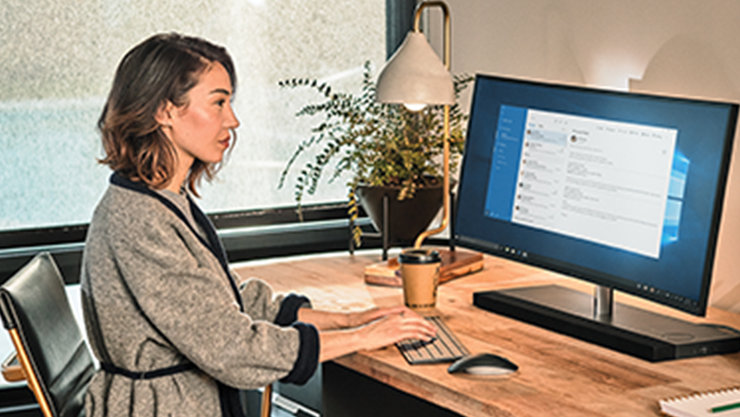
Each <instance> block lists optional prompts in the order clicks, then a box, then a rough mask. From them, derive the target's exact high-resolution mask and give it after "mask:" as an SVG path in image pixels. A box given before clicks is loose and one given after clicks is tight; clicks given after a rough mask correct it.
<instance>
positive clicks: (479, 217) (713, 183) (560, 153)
mask: <svg viewBox="0 0 740 417" xmlns="http://www.w3.org/2000/svg"><path fill="white" fill-rule="evenodd" d="M736 117H737V105H735V104H729V103H719V102H710V101H701V100H689V99H679V98H671V97H659V96H653V95H644V94H634V93H625V92H617V91H607V90H599V89H590V88H582V87H573V86H563V85H555V84H547V83H540V82H532V81H523V80H515V79H508V78H502V77H493V76H485V75H478V76H477V77H476V82H475V91H474V96H473V101H472V106H471V113H470V121H469V127H468V133H467V142H466V145H465V153H464V158H463V164H462V171H461V177H460V183H459V189H458V201H457V209H456V212H455V227H454V234H455V236H454V238H455V240H456V242H457V243H458V244H460V245H461V246H465V247H470V248H474V249H477V250H481V251H484V252H488V253H491V254H494V255H498V256H502V257H506V258H511V259H515V260H517V261H520V262H524V263H528V264H532V265H536V266H540V267H544V268H547V269H550V270H553V271H557V272H561V273H564V274H567V275H570V276H574V277H577V278H580V279H584V280H587V281H590V282H593V283H595V284H598V285H601V286H605V287H609V288H614V289H618V290H621V291H625V292H628V293H631V294H635V295H638V296H641V297H644V298H647V299H650V300H653V301H656V302H659V303H662V304H666V305H669V306H671V307H674V308H677V309H680V310H683V311H686V312H689V313H692V314H697V315H703V314H704V313H705V310H706V302H707V297H708V289H709V283H710V277H711V271H712V265H713V259H714V250H715V243H716V238H717V229H718V224H719V219H720V211H721V208H722V199H723V194H724V189H725V180H726V176H727V168H728V164H729V155H730V152H731V144H732V139H733V136H734V132H735V122H736Z"/></svg>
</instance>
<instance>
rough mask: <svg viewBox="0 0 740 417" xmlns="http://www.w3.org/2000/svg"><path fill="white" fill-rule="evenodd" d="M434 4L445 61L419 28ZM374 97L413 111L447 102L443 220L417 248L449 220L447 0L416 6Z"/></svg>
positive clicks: (452, 94) (451, 100)
mask: <svg viewBox="0 0 740 417" xmlns="http://www.w3.org/2000/svg"><path fill="white" fill-rule="evenodd" d="M431 6H439V7H440V8H441V9H442V13H443V15H444V64H443V63H442V62H440V60H439V57H437V54H436V53H435V52H434V50H433V49H432V47H431V46H430V45H429V43H428V42H427V40H426V38H425V37H424V34H423V33H421V30H420V29H419V21H420V20H421V13H422V11H424V9H425V8H427V7H431ZM375 98H376V100H377V101H379V102H381V103H398V104H404V105H405V106H406V107H407V108H408V109H409V110H411V111H419V110H421V109H423V108H424V107H425V106H427V105H444V140H443V163H442V166H443V172H444V175H443V185H442V192H443V203H442V222H441V224H440V226H439V227H438V228H436V229H431V230H426V231H424V232H422V233H421V234H419V236H418V237H417V238H416V241H415V242H414V248H416V249H418V248H420V247H421V244H422V242H424V239H426V238H427V237H429V236H431V235H434V234H437V233H440V232H442V231H444V230H445V228H446V227H447V224H448V223H449V221H450V219H449V217H450V105H452V104H455V88H454V86H453V83H452V75H451V74H450V13H449V9H448V8H447V5H446V4H445V3H444V2H441V1H428V2H422V3H419V4H418V5H417V6H416V16H415V18H414V30H413V31H410V32H409V33H408V35H407V36H406V39H405V40H404V41H403V43H402V44H401V46H400V47H399V48H398V50H397V51H396V53H395V54H393V56H392V57H391V59H390V60H389V61H388V62H387V63H386V65H385V67H383V69H382V70H381V72H380V75H379V76H378V82H377V85H376V90H375Z"/></svg>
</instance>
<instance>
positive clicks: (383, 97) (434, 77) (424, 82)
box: [375, 31, 455, 105]
mask: <svg viewBox="0 0 740 417" xmlns="http://www.w3.org/2000/svg"><path fill="white" fill-rule="evenodd" d="M375 97H376V99H377V100H378V101H379V102H382V103H403V104H409V103H413V104H449V105H453V104H455V89H454V87H453V84H452V75H450V72H449V71H447V68H445V66H444V64H442V61H440V59H439V57H438V56H437V54H436V53H435V52H434V50H433V49H432V47H431V46H430V45H429V42H427V40H426V38H425V37H424V35H423V34H422V33H421V32H414V31H411V32H409V34H408V35H407V36H406V39H405V40H404V41H403V43H402V44H401V46H400V47H399V48H398V50H397V51H396V53H395V54H393V56H392V57H391V59H390V60H388V62H387V63H386V65H385V67H383V70H382V71H380V75H379V76H378V82H377V85H376V90H375Z"/></svg>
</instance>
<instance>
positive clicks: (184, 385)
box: [81, 34, 434, 416]
mask: <svg viewBox="0 0 740 417" xmlns="http://www.w3.org/2000/svg"><path fill="white" fill-rule="evenodd" d="M235 86H236V79H235V74H234V66H233V63H232V61H231V58H230V57H229V55H228V54H227V52H226V51H225V49H223V48H221V47H218V46H215V45H213V44H211V43H209V42H207V41H205V40H202V39H198V38H192V37H184V36H181V35H177V34H163V35H155V36H153V37H151V38H149V39H147V40H145V41H144V42H142V43H141V44H139V45H137V46H136V47H134V48H133V49H132V50H131V51H130V52H128V53H127V54H126V56H125V57H124V58H123V60H122V62H121V63H120V65H119V67H118V69H117V71H116V75H115V78H114V81H113V87H112V89H111V92H110V95H109V97H108V100H107V103H106V105H105V108H104V109H103V113H102V115H101V117H100V120H99V122H98V126H99V128H100V131H101V133H102V140H103V147H104V150H105V158H104V159H103V160H102V161H101V162H102V163H104V164H107V165H108V166H110V167H111V169H112V170H113V171H114V173H113V175H112V176H111V179H110V186H109V188H108V189H107V191H106V193H105V194H104V196H103V197H102V199H101V201H100V202H99V204H98V206H97V208H96V209H95V213H94V215H93V219H92V221H91V224H90V229H89V231H88V236H87V239H86V243H85V252H84V257H83V266H82V276H81V283H82V301H83V311H84V315H85V324H86V328H87V332H88V337H89V340H90V344H91V346H92V348H93V351H94V353H95V355H96V357H97V358H98V359H99V360H100V362H101V370H100V371H99V372H98V373H97V374H96V375H95V377H94V378H93V380H92V382H91V384H90V388H89V390H88V394H87V397H86V410H87V416H121V415H141V416H150V415H152V416H153V415H162V416H165V415H166V416H170V415H171V416H215V415H223V416H239V415H241V409H240V406H239V400H238V396H237V391H236V389H252V388H257V387H261V386H265V385H267V384H269V383H272V382H274V381H278V380H280V381H284V382H292V383H298V384H300V383H304V382H305V381H306V380H307V379H308V378H309V377H310V376H311V375H312V374H313V373H314V371H315V369H316V366H317V362H320V361H325V360H330V359H332V358H336V357H338V356H341V355H344V354H347V353H351V352H354V351H357V350H360V349H374V348H379V347H382V346H386V345H389V344H392V343H395V342H398V341H401V340H404V339H409V338H417V339H430V338H431V337H433V335H434V329H433V327H431V326H430V325H429V324H427V323H426V321H425V320H424V319H423V318H421V317H419V316H418V315H416V314H414V313H412V312H411V311H410V310H408V309H405V308H403V307H396V308H383V309H371V310H367V311H362V312H357V313H350V314H342V313H329V312H321V311H316V310H313V309H311V307H310V302H309V300H308V299H307V298H306V297H303V296H298V295H294V294H291V295H275V294H273V293H272V291H271V289H270V287H269V286H268V285H267V284H265V283H264V282H262V281H260V280H257V279H250V280H247V281H244V282H242V283H241V285H238V284H237V282H238V281H239V280H238V278H237V277H236V276H235V275H234V274H233V272H231V271H230V270H229V268H228V263H227V259H226V255H225V253H224V251H223V248H222V246H221V243H220V242H219V239H218V237H217V236H216V233H215V231H214V228H213V225H212V224H211V223H210V222H209V221H208V219H207V217H206V216H204V215H203V213H202V212H201V211H200V209H199V208H198V207H197V206H196V205H195V204H194V203H193V201H192V199H191V198H190V194H193V195H196V196H197V195H198V194H197V192H196V185H197V184H198V182H199V180H200V179H201V178H203V177H205V178H206V179H211V178H212V176H213V175H214V173H215V171H216V168H217V167H218V164H219V163H220V162H221V161H222V159H223V156H224V152H225V151H226V150H227V148H229V146H232V145H233V140H232V139H233V138H234V136H233V133H232V132H233V130H234V129H235V128H236V127H237V126H238V125H239V122H238V120H237V119H236V117H235V115H234V112H233V110H232V108H231V99H232V97H233V95H234V89H235ZM343 328H349V329H344V330H342V331H338V330H336V329H343Z"/></svg>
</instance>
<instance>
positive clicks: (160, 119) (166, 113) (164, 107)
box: [154, 100, 175, 127]
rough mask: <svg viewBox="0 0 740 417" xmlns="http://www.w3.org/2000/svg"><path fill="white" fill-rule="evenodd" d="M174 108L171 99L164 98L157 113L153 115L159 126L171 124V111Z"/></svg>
mask: <svg viewBox="0 0 740 417" xmlns="http://www.w3.org/2000/svg"><path fill="white" fill-rule="evenodd" d="M174 109H175V105H174V104H172V102H171V101H169V100H166V101H165V102H164V103H162V104H161V105H160V106H159V109H158V110H157V113H156V114H155V115H154V120H156V121H157V123H159V125H160V126H168V127H169V126H172V111H173V110H174Z"/></svg>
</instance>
